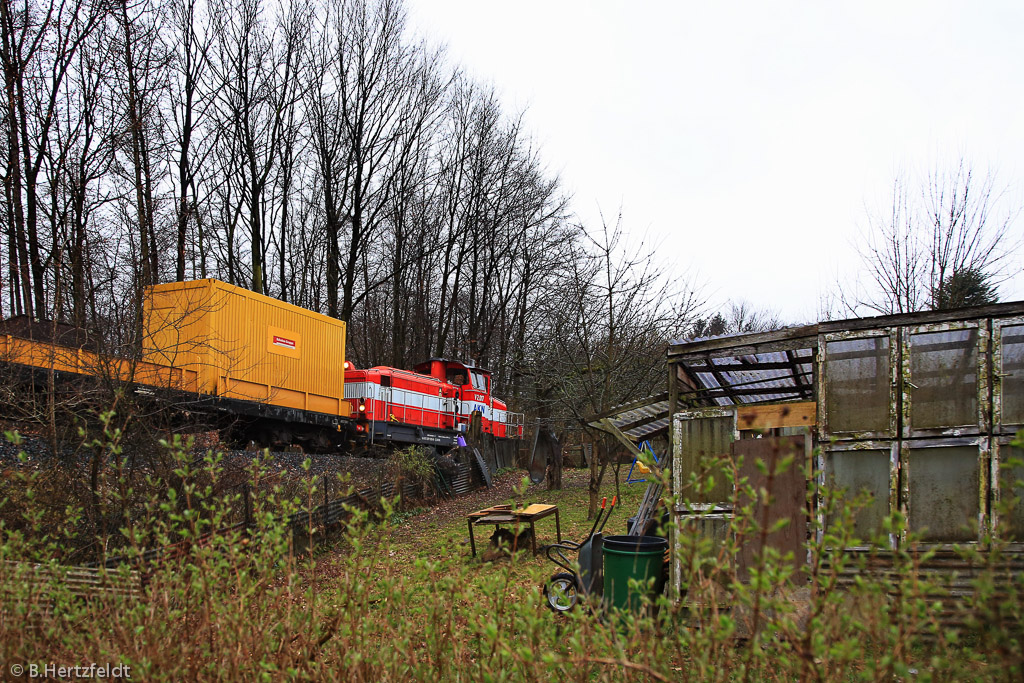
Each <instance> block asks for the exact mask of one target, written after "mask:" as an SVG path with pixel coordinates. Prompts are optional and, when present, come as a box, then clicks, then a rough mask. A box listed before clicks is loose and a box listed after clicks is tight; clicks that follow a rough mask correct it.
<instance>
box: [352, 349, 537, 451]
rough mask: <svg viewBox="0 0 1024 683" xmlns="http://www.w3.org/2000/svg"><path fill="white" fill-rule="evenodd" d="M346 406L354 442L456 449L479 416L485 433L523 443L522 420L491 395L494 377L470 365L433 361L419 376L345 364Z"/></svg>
mask: <svg viewBox="0 0 1024 683" xmlns="http://www.w3.org/2000/svg"><path fill="white" fill-rule="evenodd" d="M345 400H346V401H348V402H349V403H350V404H351V406H352V415H353V416H354V417H355V418H356V420H355V430H356V436H357V437H358V438H359V439H360V440H364V441H365V442H366V443H370V444H385V443H419V444H429V445H434V446H440V447H450V446H454V445H456V443H457V442H458V437H459V435H460V434H461V433H463V432H465V431H467V430H468V429H469V424H470V422H471V421H472V419H473V417H474V415H476V414H479V416H480V425H481V431H482V432H483V433H485V434H491V435H492V436H494V437H495V438H499V439H519V438H522V429H523V425H522V414H520V413H510V412H509V411H508V407H507V406H506V405H505V403H504V402H503V401H501V400H499V399H496V398H494V397H493V396H492V395H491V373H490V371H488V370H485V369H484V368H479V367H476V366H475V365H474V364H473V363H471V362H462V361H457V360H449V359H445V358H431V359H430V360H428V361H426V362H424V363H420V364H419V365H417V366H416V367H415V372H409V371H408V370H400V369H398V368H390V367H374V368H369V369H366V370H358V369H356V368H355V367H354V366H353V365H352V364H351V363H350V362H348V361H346V363H345Z"/></svg>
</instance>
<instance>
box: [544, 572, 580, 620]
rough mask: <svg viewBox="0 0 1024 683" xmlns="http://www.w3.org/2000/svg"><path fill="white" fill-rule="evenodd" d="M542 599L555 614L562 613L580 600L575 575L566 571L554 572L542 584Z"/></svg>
mask: <svg viewBox="0 0 1024 683" xmlns="http://www.w3.org/2000/svg"><path fill="white" fill-rule="evenodd" d="M544 600H545V602H547V605H548V608H549V609H550V610H551V611H552V612H555V613H556V614H564V613H566V612H568V611H569V610H571V609H572V608H573V607H575V606H576V604H577V603H578V602H579V601H580V587H579V584H577V583H576V577H575V576H573V575H572V574H569V573H568V572H561V573H558V574H555V575H554V576H552V577H551V578H550V579H548V582H547V583H546V584H544Z"/></svg>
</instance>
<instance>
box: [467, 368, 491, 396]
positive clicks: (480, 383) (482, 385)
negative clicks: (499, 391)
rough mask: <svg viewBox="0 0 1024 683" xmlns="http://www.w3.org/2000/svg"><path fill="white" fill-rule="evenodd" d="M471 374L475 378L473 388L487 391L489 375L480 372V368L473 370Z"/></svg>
mask: <svg viewBox="0 0 1024 683" xmlns="http://www.w3.org/2000/svg"><path fill="white" fill-rule="evenodd" d="M470 376H471V377H472V378H473V388H474V389H476V390H477V391H484V392H486V391H487V375H485V374H484V373H482V372H480V371H479V370H473V371H472V372H470Z"/></svg>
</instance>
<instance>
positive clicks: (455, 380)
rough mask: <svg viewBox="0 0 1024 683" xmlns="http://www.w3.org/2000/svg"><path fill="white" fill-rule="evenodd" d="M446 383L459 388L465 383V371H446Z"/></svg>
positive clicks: (460, 369)
mask: <svg viewBox="0 0 1024 683" xmlns="http://www.w3.org/2000/svg"><path fill="white" fill-rule="evenodd" d="M447 374H448V382H449V383H450V384H454V385H455V386H458V387H461V386H462V385H463V384H465V383H466V371H465V370H463V369H462V368H451V369H449V370H448V373H447Z"/></svg>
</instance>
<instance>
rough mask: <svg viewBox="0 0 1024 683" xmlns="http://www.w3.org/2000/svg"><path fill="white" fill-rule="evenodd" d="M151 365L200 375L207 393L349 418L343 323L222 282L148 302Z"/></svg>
mask: <svg viewBox="0 0 1024 683" xmlns="http://www.w3.org/2000/svg"><path fill="white" fill-rule="evenodd" d="M145 302H146V304H145V306H146V310H145V320H146V337H145V342H144V344H143V354H144V358H145V360H146V361H149V362H151V363H155V364H158V365H169V366H173V367H175V368H182V369H185V370H189V371H194V372H195V373H196V374H197V377H198V379H197V389H198V391H199V392H201V393H205V394H212V395H214V396H220V397H225V398H233V399H240V400H245V401H258V402H260V403H267V404H270V405H275V406H282V407H286V408H297V409H300V410H311V411H314V412H318V413H326V414H328V415H341V416H346V417H347V416H348V415H350V413H351V408H350V406H349V404H348V402H346V401H345V400H343V399H344V394H345V370H344V364H345V323H344V322H343V321H341V320H335V319H334V318H329V317H327V316H325V315H321V314H319V313H314V312H312V311H308V310H306V309H304V308H299V307H298V306H293V305H292V304H288V303H285V302H283V301H278V300H277V299H273V298H271V297H268V296H263V295H262V294H256V293H255V292H251V291H249V290H246V289H242V288H241V287H235V286H233V285H229V284H227V283H224V282H220V281H219V280H193V281H191V282H171V283H167V284H162V285H156V286H154V287H151V288H149V289H148V290H147V292H146V297H145Z"/></svg>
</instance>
